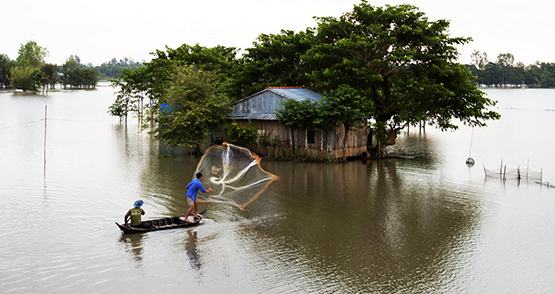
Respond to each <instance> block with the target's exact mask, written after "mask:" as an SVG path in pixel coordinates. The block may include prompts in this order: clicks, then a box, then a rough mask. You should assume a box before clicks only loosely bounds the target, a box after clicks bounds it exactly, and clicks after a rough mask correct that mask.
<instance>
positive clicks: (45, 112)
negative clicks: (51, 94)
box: [43, 105, 48, 179]
mask: <svg viewBox="0 0 555 294" xmlns="http://www.w3.org/2000/svg"><path fill="white" fill-rule="evenodd" d="M47 114H48V106H47V105H44V146H43V149H44V154H43V158H44V163H43V179H46V122H47V119H48V116H47Z"/></svg>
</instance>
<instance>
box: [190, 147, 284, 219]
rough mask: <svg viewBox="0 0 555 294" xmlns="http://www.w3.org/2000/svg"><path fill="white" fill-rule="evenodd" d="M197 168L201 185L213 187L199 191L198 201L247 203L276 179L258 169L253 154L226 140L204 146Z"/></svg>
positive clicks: (242, 206)
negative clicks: (201, 193) (221, 142)
mask: <svg viewBox="0 0 555 294" xmlns="http://www.w3.org/2000/svg"><path fill="white" fill-rule="evenodd" d="M197 172H200V173H202V175H203V178H202V181H203V184H204V186H205V187H206V188H208V187H210V188H212V189H213V190H214V191H213V192H212V193H207V194H205V195H200V194H199V198H200V200H201V201H202V202H204V203H206V202H212V203H227V204H232V205H234V206H237V207H239V208H240V209H246V208H247V207H248V206H250V205H251V204H252V203H253V202H254V201H256V200H257V199H258V198H259V197H260V196H261V195H262V194H263V193H264V191H266V190H267V189H268V187H269V186H270V185H271V183H272V182H273V181H275V180H277V179H278V177H277V176H276V175H274V174H272V173H269V172H267V171H265V170H264V169H262V167H261V166H260V157H258V156H257V155H256V154H254V153H252V152H251V151H250V150H249V149H247V148H243V147H239V146H236V145H232V144H228V143H224V144H223V145H215V146H212V147H210V148H208V149H207V150H206V152H205V153H204V155H203V156H202V158H201V159H200V161H199V163H198V165H197V169H196V172H195V174H196V173H197ZM206 195H207V196H206Z"/></svg>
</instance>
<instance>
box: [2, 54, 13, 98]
mask: <svg viewBox="0 0 555 294" xmlns="http://www.w3.org/2000/svg"><path fill="white" fill-rule="evenodd" d="M14 65H15V62H14V61H12V60H11V59H10V58H9V57H8V56H7V55H5V54H0V89H5V88H8V87H10V84H11V83H10V71H11V69H12V68H13V67H14Z"/></svg>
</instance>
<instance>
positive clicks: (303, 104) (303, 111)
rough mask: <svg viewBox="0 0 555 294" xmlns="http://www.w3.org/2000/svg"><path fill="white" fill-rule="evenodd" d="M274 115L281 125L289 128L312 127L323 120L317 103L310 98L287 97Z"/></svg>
mask: <svg viewBox="0 0 555 294" xmlns="http://www.w3.org/2000/svg"><path fill="white" fill-rule="evenodd" d="M276 116H277V118H278V119H279V121H280V122H281V123H282V124H283V126H285V127H287V128H291V129H298V128H307V127H313V126H316V124H318V122H322V121H323V120H322V118H321V116H320V113H319V112H318V103H316V102H313V101H310V100H303V101H297V100H293V99H287V100H285V101H283V104H282V108H281V109H280V110H278V111H277V112H276Z"/></svg>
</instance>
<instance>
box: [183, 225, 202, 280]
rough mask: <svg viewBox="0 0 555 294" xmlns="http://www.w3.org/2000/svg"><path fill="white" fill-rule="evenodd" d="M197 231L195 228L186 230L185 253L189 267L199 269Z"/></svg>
mask: <svg viewBox="0 0 555 294" xmlns="http://www.w3.org/2000/svg"><path fill="white" fill-rule="evenodd" d="M197 242H198V238H197V232H196V231H195V230H187V241H185V254H186V255H187V259H188V260H189V264H190V265H191V268H192V269H193V270H195V271H197V272H198V271H199V270H200V268H201V265H202V264H201V262H200V256H199V253H198V250H197Z"/></svg>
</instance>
